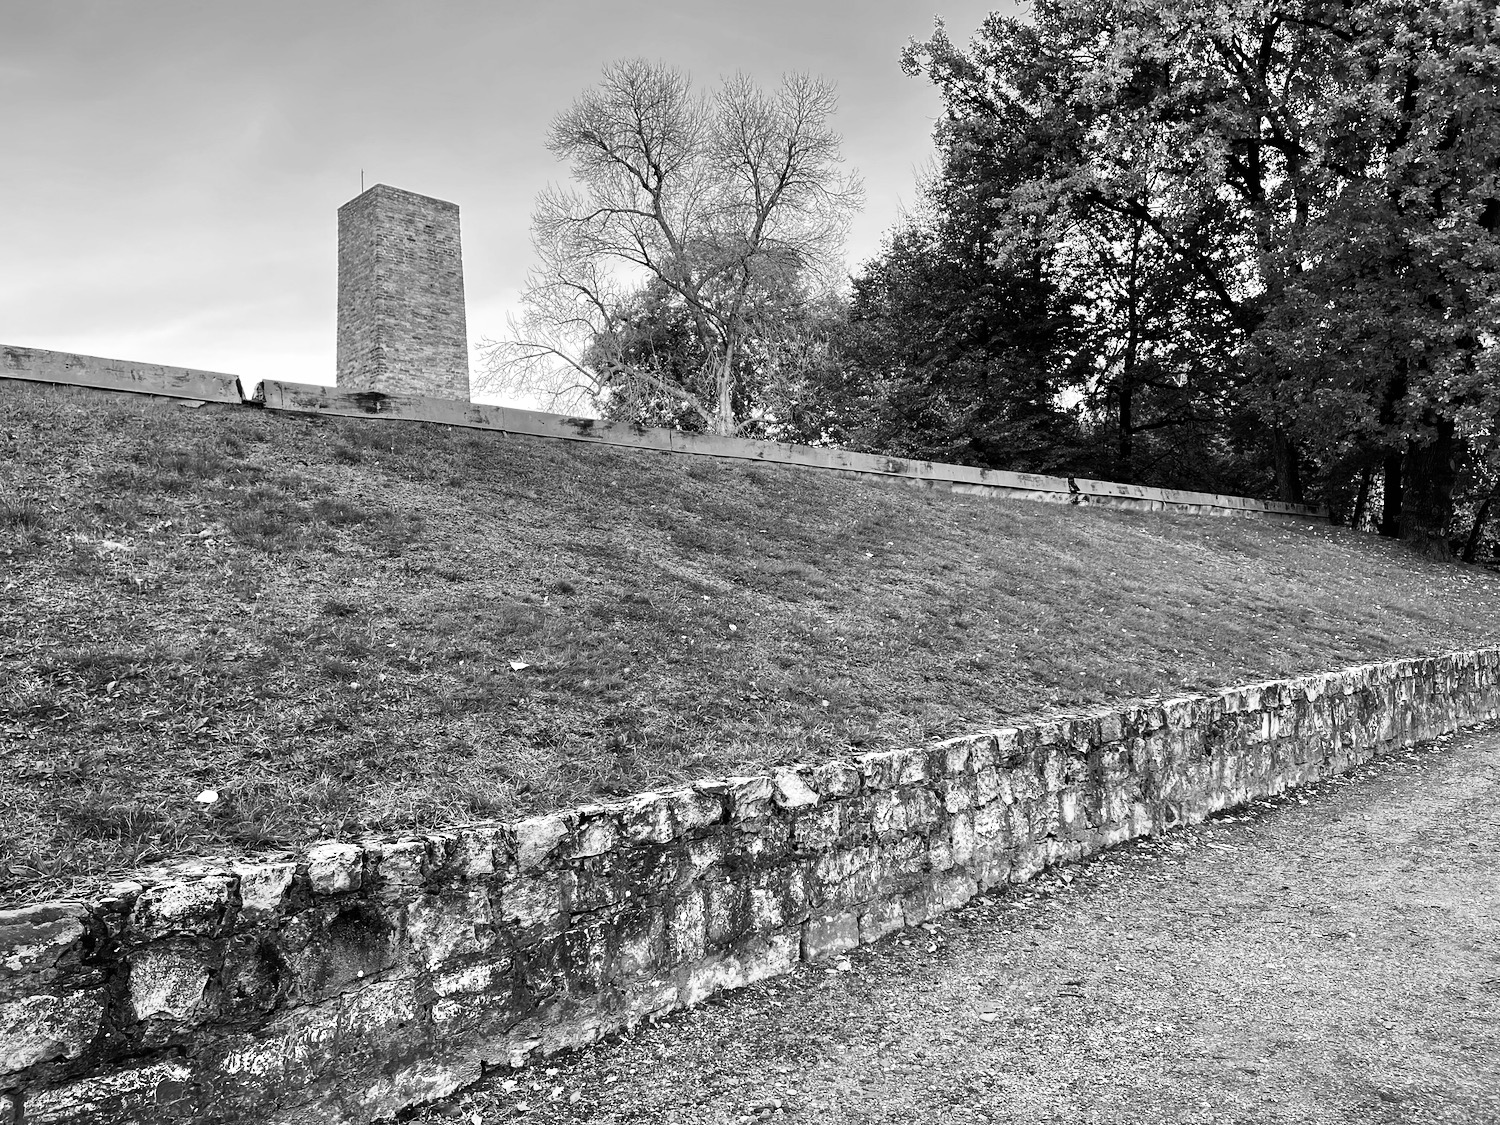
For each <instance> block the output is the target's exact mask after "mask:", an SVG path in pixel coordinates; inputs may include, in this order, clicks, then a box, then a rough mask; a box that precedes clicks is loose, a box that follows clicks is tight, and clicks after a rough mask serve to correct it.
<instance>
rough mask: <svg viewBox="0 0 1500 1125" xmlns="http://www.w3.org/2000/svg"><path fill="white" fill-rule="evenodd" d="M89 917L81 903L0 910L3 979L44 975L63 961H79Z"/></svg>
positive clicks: (53, 903) (0, 952)
mask: <svg viewBox="0 0 1500 1125" xmlns="http://www.w3.org/2000/svg"><path fill="white" fill-rule="evenodd" d="M88 917H89V914H88V908H87V907H85V906H84V904H83V903H81V902H44V903H41V904H39V905H37V906H23V907H20V908H19V909H16V910H0V977H3V976H5V975H8V974H14V975H19V974H23V973H25V974H30V973H38V972H44V971H46V970H49V969H53V968H55V967H56V966H57V965H58V964H59V963H60V962H62V961H64V960H68V961H75V960H77V958H78V956H79V954H80V953H81V952H82V946H83V941H84V935H85V934H86V933H87V923H88Z"/></svg>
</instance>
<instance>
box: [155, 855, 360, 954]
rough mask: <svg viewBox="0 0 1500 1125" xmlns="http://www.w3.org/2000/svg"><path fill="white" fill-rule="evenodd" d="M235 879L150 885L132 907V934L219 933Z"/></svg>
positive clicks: (218, 877)
mask: <svg viewBox="0 0 1500 1125" xmlns="http://www.w3.org/2000/svg"><path fill="white" fill-rule="evenodd" d="M334 846H338V845H334ZM233 883H234V880H233V878H232V877H231V876H228V875H209V876H207V877H205V878H202V879H195V880H192V881H183V882H170V883H160V884H158V885H156V886H154V887H147V888H146V889H145V890H143V891H142V892H141V894H140V896H139V897H138V898H137V899H136V900H135V905H134V906H132V907H131V910H130V932H131V936H132V937H135V938H137V939H140V940H150V939H153V938H159V937H164V936H166V935H168V934H193V935H202V936H207V937H217V936H218V935H219V934H221V933H223V932H224V930H225V929H226V928H227V926H228V925H229V923H230V917H229V915H230V913H231V907H230V898H229V892H230V888H231V887H232V886H233Z"/></svg>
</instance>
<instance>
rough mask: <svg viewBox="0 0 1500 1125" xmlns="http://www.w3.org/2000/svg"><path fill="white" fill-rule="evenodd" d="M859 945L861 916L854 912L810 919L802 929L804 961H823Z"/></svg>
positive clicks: (848, 911) (849, 911)
mask: <svg viewBox="0 0 1500 1125" xmlns="http://www.w3.org/2000/svg"><path fill="white" fill-rule="evenodd" d="M858 944H859V915H858V914H857V913H856V912H855V911H853V910H846V911H844V912H843V913H841V914H830V915H825V916H822V917H814V918H809V919H808V920H807V924H806V925H805V926H803V928H802V960H804V961H821V960H823V959H824V958H826V957H831V956H833V955H834V954H836V953H843V952H845V951H846V950H850V949H853V948H854V947H855V946H856V945H858Z"/></svg>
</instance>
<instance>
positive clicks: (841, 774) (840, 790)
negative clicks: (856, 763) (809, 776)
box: [812, 762, 859, 800]
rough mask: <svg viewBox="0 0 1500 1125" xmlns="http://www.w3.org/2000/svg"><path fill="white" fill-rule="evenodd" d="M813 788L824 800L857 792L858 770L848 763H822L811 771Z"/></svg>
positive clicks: (848, 795)
mask: <svg viewBox="0 0 1500 1125" xmlns="http://www.w3.org/2000/svg"><path fill="white" fill-rule="evenodd" d="M812 785H813V788H814V789H816V790H817V791H818V792H819V793H820V794H821V795H822V796H823V798H824V799H825V800H829V799H832V798H835V797H851V796H853V795H854V794H855V793H857V792H859V770H857V769H856V768H855V767H853V766H851V765H850V764H849V763H848V762H824V763H823V764H822V765H820V766H817V767H816V768H814V770H813V780H812Z"/></svg>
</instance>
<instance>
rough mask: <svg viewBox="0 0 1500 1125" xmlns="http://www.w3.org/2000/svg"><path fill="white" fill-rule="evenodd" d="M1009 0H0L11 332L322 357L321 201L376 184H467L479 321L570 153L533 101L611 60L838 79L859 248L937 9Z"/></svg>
mask: <svg viewBox="0 0 1500 1125" xmlns="http://www.w3.org/2000/svg"><path fill="white" fill-rule="evenodd" d="M994 8H1004V9H1007V10H1013V5H1012V4H1010V3H1009V2H1008V0H999V2H989V3H986V2H981V0H760V2H758V3H754V4H751V3H744V2H737V3H727V2H714V0H572V2H569V0H552V2H545V0H543V2H540V3H533V2H521V0H488V2H479V0H474V2H456V0H454V2H447V0H422V2H420V3H418V2H415V0H412V2H407V3H395V2H389V0H254V2H252V3H237V4H230V3H220V2H217V0H93V2H85V0H0V343H7V344H20V345H26V346H30V347H41V348H55V349H59V350H65V351H74V352H82V353H85V354H91V355H102V356H109V357H114V358H120V359H131V360H144V361H150V362H156V363H168V364H177V365H181V366H186V367H200V368H207V369H210V370H217V371H226V372H229V373H231V374H235V375H239V376H241V377H244V378H246V380H247V381H252V380H259V379H261V378H279V379H289V380H294V381H301V382H325V383H331V382H332V381H333V362H334V303H335V295H336V284H337V282H336V268H337V258H336V237H335V236H336V232H337V227H336V212H337V210H338V208H339V206H340V205H341V204H343V203H345V202H346V201H347V200H349V199H351V198H353V197H354V196H355V195H357V194H359V191H360V172H361V170H363V172H364V177H365V183H366V184H367V185H369V184H375V183H387V184H392V185H394V186H397V187H402V188H406V189H408V190H410V191H415V192H420V193H422V194H424V195H433V196H437V197H439V198H442V199H448V200H451V201H453V202H454V203H457V204H458V205H459V207H460V209H461V216H462V229H463V250H464V274H465V284H466V286H467V290H468V320H469V336H470V341H471V344H472V343H473V342H476V341H478V340H479V339H480V338H482V337H484V336H492V337H493V336H498V335H500V334H501V333H503V331H504V328H505V316H506V313H507V311H509V310H512V309H515V308H516V306H517V304H518V293H519V289H520V286H521V284H522V281H523V278H524V275H525V273H526V270H527V267H528V265H529V264H530V258H531V248H530V243H529V217H530V213H531V207H532V202H533V200H534V199H535V197H536V194H537V192H538V190H539V189H541V188H542V187H543V186H544V185H545V184H546V183H547V182H548V181H549V180H552V181H557V180H561V179H563V178H564V169H563V167H562V166H561V165H559V164H557V163H556V162H555V161H554V160H553V158H552V156H551V154H550V153H548V152H547V150H546V148H545V147H544V143H543V142H544V137H545V135H546V129H547V124H548V122H549V121H550V120H551V118H552V117H553V116H554V115H555V114H556V113H557V112H558V111H560V110H561V109H563V108H565V107H566V106H567V105H568V104H569V103H571V102H572V100H573V99H574V98H575V97H576V96H577V95H578V94H579V93H581V92H582V91H583V90H585V89H586V88H588V87H589V86H590V85H592V84H593V83H594V82H595V81H597V79H598V76H599V71H600V68H601V67H602V66H603V65H604V64H605V63H606V62H608V61H610V60H612V59H617V58H622V57H626V56H632V55H641V56H645V57H647V58H652V59H661V60H664V61H666V62H667V63H670V64H672V65H674V66H678V67H681V68H683V69H686V70H688V71H689V72H691V74H692V75H693V77H694V79H695V81H696V82H699V83H702V84H707V85H712V84H714V83H716V82H717V80H718V78H719V77H720V76H721V75H724V74H728V73H731V72H733V71H735V70H745V71H748V72H749V73H750V74H752V75H753V76H755V77H756V78H757V79H759V80H760V81H761V83H762V84H763V85H766V86H774V85H775V84H776V83H777V82H778V80H779V78H780V76H781V74H782V73H783V72H786V71H794V70H802V71H810V72H812V73H814V74H820V75H822V76H823V77H825V78H829V79H831V80H833V81H834V82H836V83H837V85H838V90H839V101H840V108H839V113H838V116H837V118H836V124H837V126H838V128H839V129H840V131H841V132H842V133H843V135H844V155H845V158H846V161H847V163H848V164H849V165H850V166H852V167H854V168H856V169H858V171H859V172H860V174H861V175H862V177H863V178H864V182H865V189H866V202H865V207H864V211H863V213H862V214H861V215H860V216H859V217H858V218H857V219H856V221H855V223H854V228H853V231H852V235H851V238H850V242H849V247H848V249H849V260H850V263H851V268H852V267H853V265H854V264H856V263H858V262H859V261H861V260H862V259H864V258H867V257H869V256H870V255H872V254H873V253H874V252H875V251H876V250H877V249H878V248H879V246H880V240H881V237H882V235H883V234H884V232H885V231H886V230H887V229H889V227H890V226H891V225H892V223H894V222H895V221H896V219H897V217H898V215H899V213H900V210H901V209H902V207H904V206H910V205H911V204H912V203H913V201H914V195H915V185H916V181H917V178H918V176H919V174H920V173H921V172H922V170H923V169H924V168H925V167H926V166H927V165H928V162H929V160H930V157H931V153H932V141H931V134H932V125H933V122H934V120H935V119H936V117H937V115H938V112H939V103H938V99H937V96H936V93H935V91H934V90H933V88H932V85H931V83H930V82H928V81H927V80H926V79H913V78H907V77H906V76H905V75H903V74H902V73H901V70H900V66H899V61H898V60H899V55H900V51H901V47H902V45H903V44H904V43H905V42H906V40H907V39H909V38H911V37H917V38H919V39H920V38H925V37H926V36H927V35H928V34H929V33H930V30H931V28H932V21H933V18H934V17H935V16H941V17H942V18H943V19H944V20H945V22H946V23H947V25H948V31H949V34H950V35H951V36H952V37H953V38H954V39H955V40H957V41H959V42H967V41H968V39H969V37H970V36H971V35H972V34H973V32H974V31H975V29H976V28H977V27H978V26H979V24H980V23H981V22H982V21H983V19H984V17H985V15H986V14H987V13H988V12H989V11H990V10H991V9H994Z"/></svg>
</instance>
